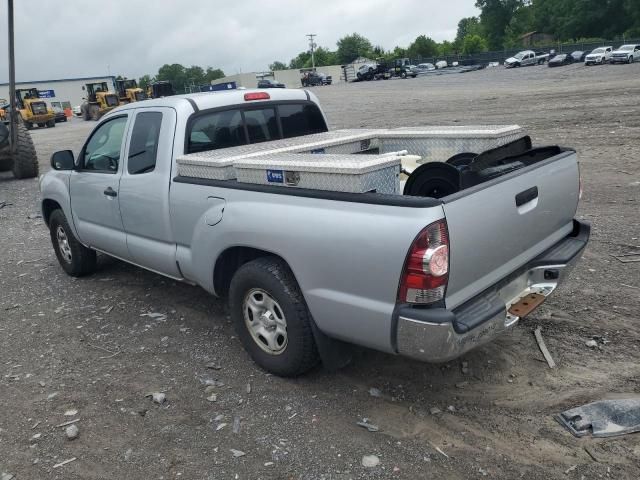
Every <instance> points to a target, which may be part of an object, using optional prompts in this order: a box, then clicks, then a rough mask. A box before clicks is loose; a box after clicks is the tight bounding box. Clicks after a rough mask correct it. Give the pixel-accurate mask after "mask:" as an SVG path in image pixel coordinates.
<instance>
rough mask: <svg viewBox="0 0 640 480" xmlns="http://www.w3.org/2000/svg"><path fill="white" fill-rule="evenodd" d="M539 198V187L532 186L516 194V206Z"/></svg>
mask: <svg viewBox="0 0 640 480" xmlns="http://www.w3.org/2000/svg"><path fill="white" fill-rule="evenodd" d="M536 198H538V187H531V188H528V189H527V190H525V191H524V192H520V193H519V194H517V195H516V207H521V206H522V205H524V204H525V203H529V202H530V201H531V200H535V199H536Z"/></svg>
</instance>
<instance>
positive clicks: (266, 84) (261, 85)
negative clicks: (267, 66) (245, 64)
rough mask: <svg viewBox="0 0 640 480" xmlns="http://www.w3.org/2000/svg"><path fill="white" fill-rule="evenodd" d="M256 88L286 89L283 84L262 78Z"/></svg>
mask: <svg viewBox="0 0 640 480" xmlns="http://www.w3.org/2000/svg"><path fill="white" fill-rule="evenodd" d="M258 88H287V86H286V85H285V84H284V83H280V82H276V81H275V80H271V79H269V78H263V79H262V80H259V81H258Z"/></svg>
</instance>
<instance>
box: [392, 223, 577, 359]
mask: <svg viewBox="0 0 640 480" xmlns="http://www.w3.org/2000/svg"><path fill="white" fill-rule="evenodd" d="M576 224H577V228H579V232H578V236H577V237H578V238H580V239H581V241H582V242H583V244H582V247H580V246H579V245H578V244H576V245H575V247H574V250H576V249H577V251H576V252H572V255H571V257H570V258H567V259H566V261H565V262H561V263H554V262H552V263H549V264H540V263H541V261H542V263H544V260H545V258H547V257H548V258H553V255H551V256H549V255H548V253H547V252H549V251H553V249H554V248H555V249H561V248H562V245H560V244H561V243H562V242H564V241H566V239H565V240H563V241H561V242H559V244H558V245H556V246H554V247H552V249H550V250H549V251H547V252H545V253H543V254H542V255H541V256H540V257H538V259H536V260H534V261H532V262H531V263H530V265H531V267H525V269H524V270H523V271H522V272H520V273H519V274H517V275H516V276H515V277H514V278H509V279H508V280H503V281H502V282H499V283H498V284H496V286H494V288H492V289H489V291H487V292H484V293H482V294H480V295H479V296H477V297H475V298H474V299H472V300H470V301H469V302H467V303H465V305H463V306H461V307H460V308H457V309H456V310H454V311H448V310H445V309H443V308H441V309H427V310H424V309H423V310H418V309H414V308H410V307H404V308H400V309H399V312H400V313H399V316H398V321H397V332H396V333H397V336H396V342H397V351H398V353H399V354H400V355H403V356H406V357H411V358H414V359H416V360H421V361H423V362H446V361H448V360H452V359H454V358H456V357H459V356H461V355H463V354H464V353H466V352H468V351H469V350H471V349H473V348H475V347H477V346H479V345H483V344H485V343H488V342H490V341H492V340H493V339H495V338H496V337H498V336H499V335H500V334H502V333H504V332H506V331H507V330H509V329H511V328H513V327H514V326H515V325H516V324H517V323H518V320H520V317H517V316H514V315H511V314H510V313H509V312H508V310H509V308H510V307H511V305H513V304H514V303H517V302H518V301H519V300H520V299H521V298H523V297H525V296H526V295H528V294H531V293H537V294H540V295H544V296H545V297H547V296H549V295H550V294H551V293H552V292H553V291H554V290H555V289H556V288H557V287H558V285H560V284H561V283H562V282H563V281H564V279H565V278H566V277H567V276H568V274H569V273H570V271H571V269H572V268H573V267H574V266H575V264H576V263H577V261H578V259H579V258H580V256H581V254H582V252H583V250H584V247H585V246H586V244H587V241H588V238H589V226H588V225H587V224H581V223H578V222H576ZM569 238H571V237H569ZM573 238H575V237H573ZM545 255H547V257H545ZM464 318H466V319H472V320H471V323H473V324H474V325H477V326H474V327H473V328H470V329H466V328H465V323H464V321H463V322H462V323H460V320H463V319H464ZM430 319H433V320H430ZM467 325H469V322H467ZM465 329H466V331H465Z"/></svg>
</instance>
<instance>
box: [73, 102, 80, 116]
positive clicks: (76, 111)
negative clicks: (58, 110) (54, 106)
mask: <svg viewBox="0 0 640 480" xmlns="http://www.w3.org/2000/svg"><path fill="white" fill-rule="evenodd" d="M71 112H73V116H74V117H82V107H81V106H80V105H76V106H75V107H73V108H72V109H71Z"/></svg>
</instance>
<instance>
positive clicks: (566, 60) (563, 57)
mask: <svg viewBox="0 0 640 480" xmlns="http://www.w3.org/2000/svg"><path fill="white" fill-rule="evenodd" d="M572 63H573V57H572V56H571V54H569V53H559V54H556V55H555V56H554V57H553V58H552V59H551V60H549V63H548V65H549V66H550V67H562V66H563V65H571V64H572Z"/></svg>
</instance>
